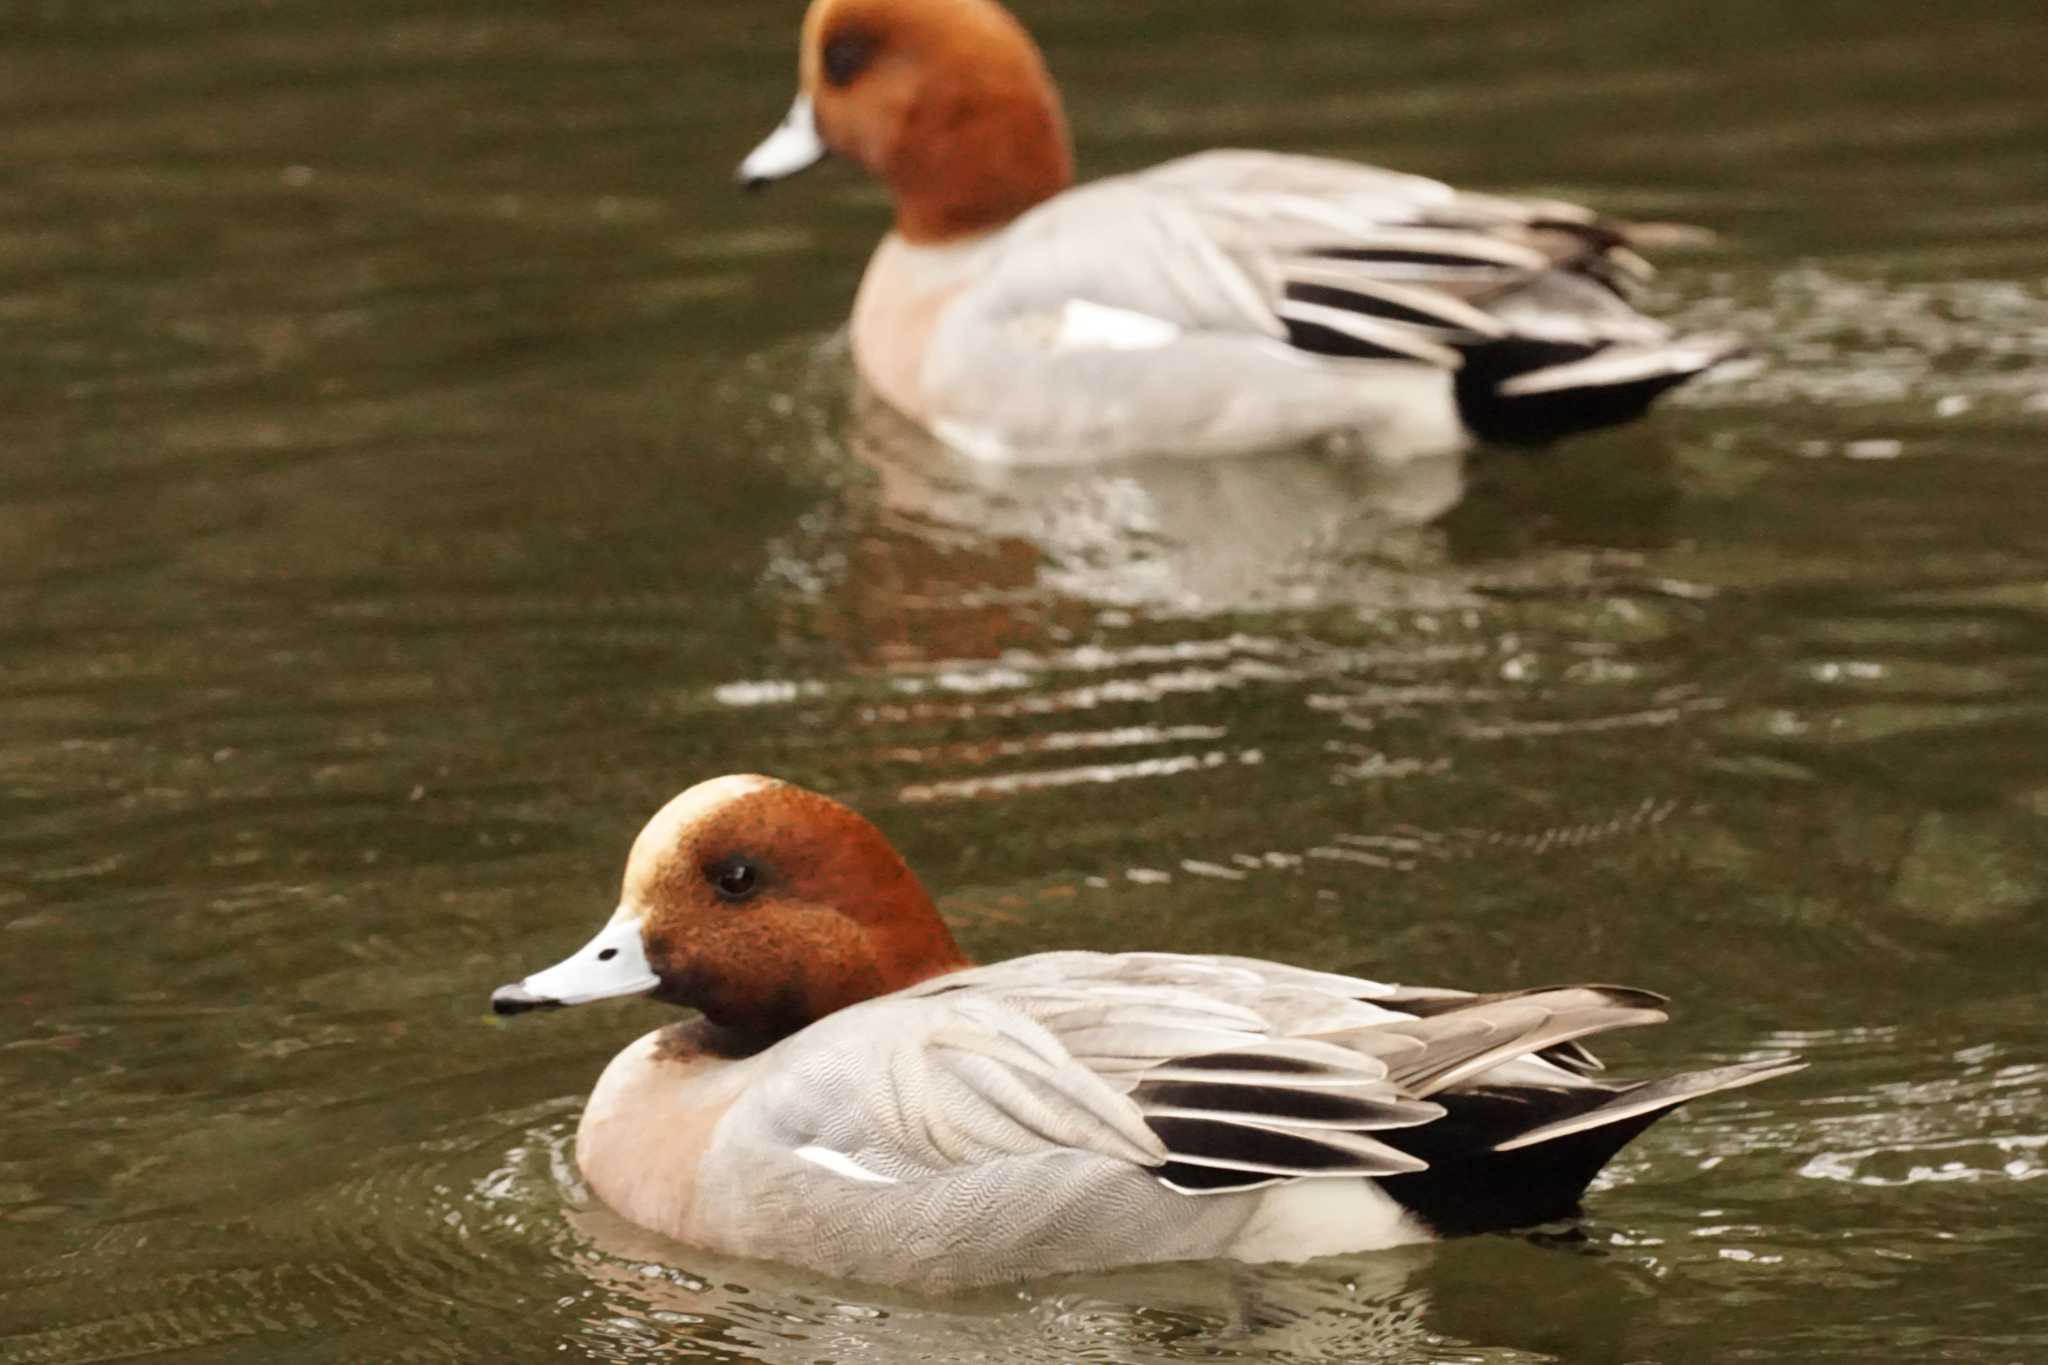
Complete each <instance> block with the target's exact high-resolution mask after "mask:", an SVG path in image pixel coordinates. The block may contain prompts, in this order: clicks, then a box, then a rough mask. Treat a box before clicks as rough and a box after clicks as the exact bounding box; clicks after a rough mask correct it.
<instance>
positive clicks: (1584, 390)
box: [1457, 333, 1749, 446]
mask: <svg viewBox="0 0 2048 1365" xmlns="http://www.w3.org/2000/svg"><path fill="white" fill-rule="evenodd" d="M1748 349H1749V346H1748V343H1747V342H1746V341H1744V340H1743V338H1741V337H1739V336H1735V335H1733V334H1731V333H1701V334H1698V335H1695V336H1685V337H1674V338H1670V339H1668V340H1658V341H1646V342H1635V341H1614V342H1604V343H1588V342H1585V341H1559V340H1550V339H1547V338H1539V337H1530V336H1526V335H1512V334H1511V335H1508V336H1504V337H1498V338H1492V339H1488V340H1485V341H1482V342H1479V343H1477V344H1474V345H1470V346H1467V347H1465V348H1463V360H1464V363H1463V366H1462V367H1461V368H1460V369H1459V371H1458V378H1457V398H1458V413H1459V416H1460V417H1461V418H1463V420H1464V423H1465V425H1466V426H1467V427H1468V428H1470V429H1471V431H1472V432H1473V434H1474V435H1476V436H1478V437H1479V438H1480V439H1481V440H1485V441H1493V442H1498V443H1501V444H1505V445H1524V446H1527V445H1547V444H1548V443H1550V442H1552V441H1555V440H1557V439H1559V438H1560V437H1564V436H1570V435H1574V434H1576V433H1578V432H1582V431H1592V430H1594V429H1596V428H1598V427H1605V426H1613V425H1615V424H1617V423H1621V422H1628V421H1633V420H1634V419H1635V418H1637V417H1640V416H1641V415H1642V414H1643V411H1644V410H1645V409H1646V408H1648V407H1649V406H1650V404H1651V402H1653V401H1654V400H1655V399H1656V398H1657V396H1658V395H1659V394H1662V393H1664V392H1665V391H1666V390H1668V389H1673V388H1676V387H1677V386H1678V385H1680V384H1683V383H1685V382H1686V381H1687V380H1688V379H1691V378H1693V377H1694V376H1696V375H1699V374H1703V373H1705V372H1706V371H1707V370H1710V369H1712V368H1713V367H1714V366H1716V365H1719V364H1722V363H1723V362H1725V361H1729V360H1733V359H1734V358H1736V357H1737V356H1740V355H1743V354H1744V353H1746V352H1747V351H1748Z"/></svg>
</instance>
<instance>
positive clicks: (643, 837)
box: [492, 776, 1801, 1290]
mask: <svg viewBox="0 0 2048 1365" xmlns="http://www.w3.org/2000/svg"><path fill="white" fill-rule="evenodd" d="M622 995H652V996H654V997H656V998H657V999H661V1000H665V1001H669V1002H672V1003H675V1004H680V1005H688V1006H692V1007H694V1008H695V1009H696V1010H698V1011H699V1012H700V1013H699V1014H698V1016H697V1017H695V1018H692V1019H690V1020H687V1021H685V1022H681V1023H675V1024H670V1025H668V1026H667V1027H665V1028H661V1029H657V1030H656V1031H654V1032H653V1033H650V1034H648V1035H646V1036H645V1037H643V1038H641V1039H640V1040H639V1041H638V1042H635V1043H634V1044H632V1045H631V1046H630V1047H628V1048H627V1049H626V1050H625V1051H623V1052H621V1053H620V1054H619V1055H618V1056H617V1057H615V1058H613V1059H612V1062H611V1065H609V1066H608V1067H606V1068H605V1071H604V1075H603V1076H602V1077H601V1078H600V1079H599V1081H598V1083H597V1088H596V1090H595V1091H593V1092H592V1094H591V1096H590V1101H589V1103H588V1105H587V1106H586V1107H585V1109H584V1111H583V1119H582V1123H581V1125H580V1126H579V1128H578V1130H577V1135H576V1157H577V1161H578V1164H579V1165H580V1166H581V1167H582V1169H583V1173H584V1175H585V1176H586V1177H587V1178H588V1180H589V1182H590V1186H591V1188H592V1189H593V1190H594V1191H595V1192H596V1193H597V1194H598V1195H599V1196H600V1197H601V1198H603V1199H604V1200H605V1201H606V1202H607V1203H608V1204H610V1205H611V1206H612V1207H613V1208H614V1209H616V1210H617V1211H618V1212H619V1213H621V1214H623V1215H624V1216H625V1217H626V1218H627V1219H629V1220H631V1221H632V1222H634V1223H637V1224H639V1225H641V1226H642V1227H646V1228H650V1229H653V1230H655V1231H657V1232H660V1233H664V1234H666V1235H669V1236H671V1237H674V1238H677V1239H679V1240H681V1241H683V1242H687V1243H691V1244H693V1245H696V1246H700V1247H704V1248H708V1249H710V1250H713V1251H717V1252H722V1253H726V1254H731V1255H740V1256H751V1257H761V1258H766V1259H772V1260H777V1261H782V1262H786V1263H789V1264H793V1265H796V1266H799V1267H804V1268H807V1269H810V1270H815V1271H820V1272H825V1273H828V1274H832V1275H838V1276H845V1277H850V1278H856V1279H864V1280H870V1281H879V1282H886V1283H892V1284H900V1285H909V1286H918V1287H922V1288H925V1289H931V1290H946V1289H954V1288H959V1287H963V1286H970V1285H980V1284H990V1283H998V1282H1002V1281H1008V1280H1018V1279H1025V1278H1030V1277H1035V1276H1041V1275H1048V1274H1054V1273H1059V1272H1065V1271H1075V1270H1091V1269H1105V1268H1109V1267H1114V1266H1121V1265H1132V1264H1139V1263H1145V1262H1158V1261H1170V1260H1185V1259H1194V1258H1210V1257H1225V1258H1235V1259H1238V1260H1253V1261H1257V1260H1282V1261H1286V1260H1301V1259H1306V1258H1309V1257H1314V1256H1319V1255H1325V1254H1331V1253H1337V1252H1349V1251H1361V1250H1367V1249H1373V1248H1379V1247H1386V1246H1392V1245H1396V1244H1399V1243H1404V1242H1415V1241H1424V1240H1428V1239H1431V1238H1435V1237H1443V1236H1451V1235H1456V1234H1463V1233H1473V1232H1481V1231H1486V1230H1490V1229H1504V1228H1512V1227H1516V1226H1521V1225H1526V1224H1529V1223H1534V1222H1539V1221H1544V1220H1548V1219H1552V1218H1556V1217H1560V1216H1563V1215H1567V1214H1569V1213H1571V1212H1572V1211H1573V1210H1574V1209H1575V1208H1576V1207H1577V1205H1578V1201H1579V1197H1580V1195H1581V1193H1582V1192H1583V1190H1584V1189H1585V1186H1586V1184H1587V1182H1588V1181H1589V1180H1591V1179H1592V1177H1593V1176H1594V1174H1595V1173H1597V1172H1598V1171H1599V1169H1600V1168H1601V1166H1602V1165H1603V1164H1605V1163H1606V1161H1607V1160H1608V1158H1609V1157H1611V1156H1612V1155H1613V1154H1614V1153H1615V1152H1616V1151H1617V1150H1618V1149H1619V1148H1620V1147H1621V1146H1622V1144H1624V1143H1626V1142H1627V1141H1628V1140H1629V1139H1630V1138H1632V1137H1634V1136H1635V1135H1636V1134H1637V1133H1639V1132H1641V1131H1642V1130H1643V1129H1644V1128H1645V1127H1647V1126H1648V1125H1649V1124H1650V1123H1651V1122H1653V1121H1654V1120H1655V1119H1657V1118H1658V1117H1659V1116H1660V1115H1662V1114H1664V1113H1666V1112H1668V1111H1669V1110H1670V1109H1672V1108H1673V1107H1675V1106H1677V1105H1679V1104H1682V1103H1684V1102H1685V1101H1687V1100H1690V1099H1694V1098H1696V1097H1698V1096H1700V1095H1705V1094H1709V1093H1711V1092H1714V1091H1720V1090H1728V1089H1732V1088H1734V1087H1736V1086H1741V1085H1749V1084H1752V1083H1754V1082H1756V1081H1761V1080H1765V1079H1767V1078H1769V1077H1772V1076H1778V1075H1782V1074H1784V1073H1785V1072H1788V1071H1791V1070H1794V1069H1796V1068H1797V1067H1798V1066H1799V1065H1801V1063H1799V1062H1798V1061H1796V1060H1794V1059H1790V1058H1785V1059H1774V1060H1768V1061H1753V1062H1746V1063H1740V1064H1736V1065H1730V1066H1721V1067H1716V1068H1714V1069H1712V1070H1706V1071H1695V1072H1688V1073H1685V1074H1683V1075H1677V1076H1669V1077H1665V1078H1664V1079H1661V1080H1654V1081H1637V1082H1613V1081H1603V1080H1598V1079H1595V1078H1594V1076H1593V1074H1592V1073H1593V1072H1594V1071H1595V1070H1596V1069H1597V1068H1598V1066H1599V1063H1598V1062H1596V1061H1595V1060H1594V1059H1593V1058H1592V1056H1591V1055H1590V1054H1588V1053H1587V1052H1585V1051H1584V1050H1583V1048H1581V1046H1580V1045H1579V1043H1578V1041H1577V1040H1578V1039H1580V1038H1583V1037H1585V1036H1587V1035H1589V1034H1594V1033H1599V1032H1603V1031H1605V1030H1607V1029H1612V1028H1621V1027H1625V1026H1630V1025H1636V1024H1649V1023H1656V1022H1659V1021H1661V1020H1662V1019H1663V1018H1664V1017H1665V1016H1664V1013H1663V1011H1662V1009H1661V1008H1660V1006H1661V1005H1662V1003H1663V1002H1662V998H1661V997H1659V996H1656V995H1652V994H1650V993H1648V992H1646V991H1639V990H1629V989H1625V988H1621V987H1615V986H1566V987H1551V988H1543V989H1536V990H1522V991H1509V992H1503V993H1499V994H1489V995H1472V994H1468V993H1466V992H1463V991H1452V990H1441V989H1428V988H1419V987H1412V986H1391V985H1383V984H1380V983H1378V982H1374V981H1366V980H1362V979H1359V978H1355V977H1349V976H1341V975H1336V974H1333V973H1329V972H1321V971H1310V970H1307V969H1305V968H1301V967H1292V966H1287V965H1285V964H1283V963H1278V962H1265V961H1259V960H1257V959H1252V958H1243V957H1212V956H1204V955H1200V954H1181V953H1096V952H1050V953H1036V954H1032V955H1030V956H1027V957H1020V958H1015V959H1012V960H1010V961H1007V962H1000V963H995V964H993V965H990V966H983V967H977V966H975V965H973V964H972V963H971V962H970V961H969V960H968V958H967V957H966V955H965V954H963V953H962V952H961V951H960V949H959V947H958V946H957V945H956V944H955V943H954V941H953V937H952V935H951V934H950V933H949V932H948V931H947V928H946V925H945V923H944V921H942V920H941V919H940V918H939V915H938V913H937V912H936V911H935V910H934V908H933V906H932V902H931V900H930V898H929V897H928V896H927V895H926V894H925V891H924V889H923V888H922V887H921V886H920V885H919V883H918V880H917V878H916V876H915V875H913V874H912V872H911V870H910V868H909V867H908V866H906V865H905V863H904V861H903V859H902V858H901V857H900V856H898V854H897V853H896V851H895V849H893V848H892V847H891V846H890V844H889V842H888V840H887V839H885V838H884V837H883V836H882V835H881V833H880V832H878V831H877V830H876V829H875V827H874V826H873V825H871V824H869V823H868V822H867V821H866V820H864V819H862V818H861V817H860V816H859V815H857V814H855V813H854V812H853V811H851V810H849V809H847V808H846V807H845V806H843V805H840V804H839V803H837V802H835V801H832V800H830V799H828V798H826V797H823V796H820V795H817V794H816V793H814V792H810V791H806V790H804V789H802V788H800V787H796V786H792V785H789V784H787V783H783V782H777V781H774V780H771V779H769V778H765V777H748V776H739V777H721V778H717V779H715V780H713V781H709V782H704V783H701V784H699V785H697V786H695V787H692V788H690V789H689V790H688V791H686V792H684V793H682V794H681V795H680V796H678V797H676V798H675V799H674V800H672V801H670V802H669V803H668V804H667V805H666V806H664V807H663V808H662V809H661V810H660V811H659V812H658V813H657V814H656V815H655V816H654V818H653V819H652V820H651V821H649V822H648V824H647V827H646V828H645V829H643V830H642V831H641V832H640V836H639V838H637V839H636V840H635V841H634V843H633V849H632V853H631V854H630V856H629V857H628V859H627V862H626V875H625V882H624V887H623V890H622V892H621V896H620V901H619V906H618V909H617V911H616V912H615V913H614V914H613V915H612V917H611V919H610V921H609V922H608V923H607V924H606V925H605V927H604V928H603V929H601V930H600V931H599V932H598V934H597V936H596V937H595V938H593V939H592V940H591V941H590V942H589V943H588V944H586V945H585V946H584V947H583V948H582V949H580V950H578V951H577V952H576V953H575V954H573V955H572V956H570V957H568V958H567V959H565V960H564V961H562V962H561V963H559V964H557V965H556V966H553V967H550V968H548V969H547V970H545V971H541V972H536V973H534V974H533V975H532V976H529V977H527V978H526V979H525V980H523V981H521V982H519V983H517V984H515V985H509V986H504V987H501V988H500V989H499V990H498V991H497V992H496V993H495V994H494V995H493V996H492V1003H493V1005H494V1007H495V1008H496V1009H497V1010H498V1011H499V1012H500V1013H505V1014H511V1013H517V1012H519V1011H522V1010H529V1009H535V1008H538V1007H542V1006H550V1005H574V1004H581V1003H583V1002H585V1001H591V1000H601V999H605V998H607V997H611V996H622Z"/></svg>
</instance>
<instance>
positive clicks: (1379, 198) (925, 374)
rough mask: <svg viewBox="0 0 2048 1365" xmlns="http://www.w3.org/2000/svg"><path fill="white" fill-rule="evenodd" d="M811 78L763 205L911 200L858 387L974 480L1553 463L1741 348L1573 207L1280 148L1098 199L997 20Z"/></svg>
mask: <svg viewBox="0 0 2048 1365" xmlns="http://www.w3.org/2000/svg"><path fill="white" fill-rule="evenodd" d="M798 74H799V93H798V95H797V97H796V102H795V104H794V105H792V106H791V108H790V111H789V115H788V117H787V118H785V119H784V120H783V122H782V124H781V126H779V127H778V128H777V129H776V130H775V131H774V132H773V133H772V134H771V135H770V136H769V137H768V138H767V140H766V141H764V142H763V143H762V144H761V145H760V146H759V147H758V148H756V149H755V150H754V152H753V154H752V155H750V156H748V157H747V159H746V160H745V161H744V162H743V163H742V164H741V166H740V170H739V174H740V178H741V179H742V181H744V182H745V183H746V184H748V185H749V186H759V185H763V184H766V183H767V182H769V181H772V180H779V179H782V178H783V177H786V176H790V175H794V174H796V173H797V172H798V171H801V170H803V169H805V168H806V167H808V166H811V165H813V164H815V163H816V162H818V161H819V160H821V159H822V158H823V157H825V156H826V154H827V153H828V152H837V153H839V154H840V155H842V156H845V157H847V158H848V159H850V160H852V161H855V162H858V163H859V164H860V165H861V166H862V167H864V168H865V169H866V170H867V171H868V172H869V173H870V174H872V175H874V176H875V177H876V178H877V179H879V180H880V181H881V182H882V183H883V184H885V185H886V186H888V188H889V191H890V193H891V194H892V195H893V196H894V198H895V204H896V222H895V226H894V229H893V230H892V231H891V232H890V233H889V234H888V235H887V236H886V237H884V238H883V239H882V244H881V246H880V247H879V248H877V250H876V251H875V254H874V257H873V259H872V260H871V261H870V262H869V263H868V268H867V274H866V276H865V277H864V278H863V279H862V281H861V286H860V292H859V294H858V296H857V297H856V298H855V300H854V306H853V326H852V333H853V355H854V362H855V365H856V366H857V368H858V369H859V371H860V373H861V375H862V376H863V377H864V378H865V379H866V381H867V382H868V384H869V385H870V386H872V387H873V388H874V389H875V390H876V391H877V392H878V393H880V394H881V395H882V397H883V398H884V399H886V400H887V401H888V402H889V403H890V404H891V405H892V406H893V407H895V408H897V409H898V410H900V411H901V412H903V413H904V414H905V415H907V416H909V417H910V418H912V419H913V420H915V421H916V422H918V423H920V424H921V425H923V426H924V427H925V428H926V429H927V430H929V431H930V432H932V433H933V434H934V435H936V436H937V437H938V438H940V439H941V440H942V441H944V442H945V443H946V444H948V445H950V446H952V447H953V448H954V449H956V450H958V451H959V452H961V453H963V454H965V455H967V456H969V457H971V458H974V459H977V460H984V461H989V462H992V463H1003V464H1071V463H1083V462H1088V461H1095V460H1109V459H1117V458H1122V457H1128V456H1134V455H1150V454H1174V455H1211V454H1218V453H1225V452H1234V451H1249V450H1258V449H1265V448H1270V447H1276V446H1287V445H1295V444H1300V443H1304V442H1311V441H1316V440H1319V439H1334V442H1335V443H1336V444H1339V445H1342V446H1345V447H1347V448H1352V449H1356V450H1359V451H1361V452H1363V453H1365V454H1367V455H1369V456H1370V457H1373V458H1376V459H1379V460H1382V461H1399V460H1402V459H1405V458H1409V457H1412V456H1415V455H1439V454H1445V453H1450V452H1454V451H1457V450H1459V449H1461V448H1463V447H1465V446H1466V445H1468V444H1469V443H1470V442H1471V440H1472V439H1473V438H1475V437H1476V438H1479V439H1483V440H1489V441H1500V442H1508V443H1522V444H1540V443H1544V442H1548V441H1551V440H1554V439H1556V438H1558V437H1561V436H1566V435H1569V434H1571V433H1574V432H1579V431H1585V430H1589V429H1592V428H1595V427H1602V426H1607V425H1610V424H1612V423H1617V422H1623V421H1627V420H1629V419H1632V418H1634V417H1636V416H1638V415H1639V414H1641V412H1642V411H1643V410H1644V408H1645V407H1647V406H1648V404H1649V403H1650V401H1651V400H1652V399H1654V398H1655V397H1656V396H1657V395H1658V394H1660V393H1662V392H1664V391H1665V390H1666V389H1669V388H1671V387H1673V386H1674V385H1677V384H1680V383H1683V382H1684V381H1685V380H1687V379H1690V378H1692V377H1693V376H1694V375H1696V374H1699V373H1700V372H1702V371H1704V370H1706V369H1708V368H1710V367H1712V366H1713V365H1715V364H1717V363H1719V362H1720V361H1722V360H1725V359H1728V358H1729V357H1731V356H1733V355H1735V354H1737V353H1739V352H1740V351H1741V350H1742V343H1741V341H1740V339H1738V338H1735V337H1731V336H1726V335H1702V336H1690V337H1676V336H1674V335H1673V334H1672V333H1671V331H1670V329H1669V328H1667V327H1665V326H1663V325H1662V324H1661V323H1658V322H1655V321H1653V320H1651V319H1650V318H1647V317H1644V316H1643V315H1642V314H1640V313H1638V312H1636V311H1635V309H1634V308H1632V307H1631V306H1630V304H1629V302H1628V295H1629V291H1630V289H1631V287H1632V286H1633V285H1634V284H1636V283H1637V282H1639V281H1641V280H1642V279H1644V278H1646V277H1647V276H1648V275H1649V274H1650V273H1651V272H1650V269H1649V267H1648V265H1647V264H1645V262H1644V261H1643V260H1642V258H1641V257H1639V256H1638V255H1637V254H1636V253H1635V252H1634V251H1633V250H1631V248H1630V239H1631V231H1632V230H1631V228H1630V226H1629V225H1627V224H1623V223H1618V222H1614V221H1611V220H1607V219H1603V218H1600V217H1598V216H1596V215H1594V214H1593V213H1591V212H1589V211H1588V210H1586V209H1583V208H1580V207H1578V206H1576V205H1572V204H1563V203H1554V202H1548V201H1539V200H1527V199H1506V198H1499V197H1496V196H1492V195H1481V194H1466V193H1461V192H1459V191H1457V190H1454V189H1452V188H1451V187H1449V186H1448V185H1444V184H1440V183H1438V182H1437V181H1434V180H1426V179H1422V178H1420V177H1417V176H1412V175H1403V174H1399V173H1397V172H1393V171H1385V170H1378V169H1374V168H1372V167H1368V166H1361V165H1357V164H1355V163H1351V162H1346V161H1336V160H1329V159H1324V158H1318V157H1308V156H1288V155H1282V154H1279V153H1274V152H1256V151H1211V152H1204V153H1200V154H1198V155H1195V156H1189V157H1185V158H1182V159H1180V160H1177V161H1170V162H1167V163H1166V164H1165V165H1162V166H1157V167H1154V168H1152V169H1150V170H1147V171H1142V172H1139V173H1137V174H1133V175H1124V176H1117V177H1114V178H1112V179H1108V180H1100V181H1096V182H1094V183H1093V184H1089V185H1085V186H1081V187H1076V186H1075V185H1074V183H1073V181H1074V173H1073V159H1072V155H1071V153H1070V151H1069V148H1068V140H1067V129H1066V123H1065V120H1064V118H1063V116H1062V114H1061V112H1060V100H1059V94H1058V92H1057V90H1056V89H1055V88H1054V86H1053V83H1052V79H1051V77H1050V76H1049V75H1048V74H1047V71H1046V67H1045V63H1044V60H1043V58H1042V57H1041V56H1040V54H1039V51H1038V48H1037V46H1036V44H1034V43H1033V41H1032V39H1031V36H1030V35H1029V34H1028V33H1026V32H1025V30H1024V28H1023V26H1022V25H1021V24H1019V23H1018V22H1017V20H1016V19H1015V18H1014V17H1013V16H1012V15H1011V14H1010V13H1009V12H1008V11H1007V10H1005V9H1003V8H1002V7H1001V6H1000V5H998V4H996V3H995V0H813V3H812V5H811V7H810V10H809V12H808V14H807V15H806V17H805V19H804V25H803V34H802V40H801V48H800V51H799V55H798Z"/></svg>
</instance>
